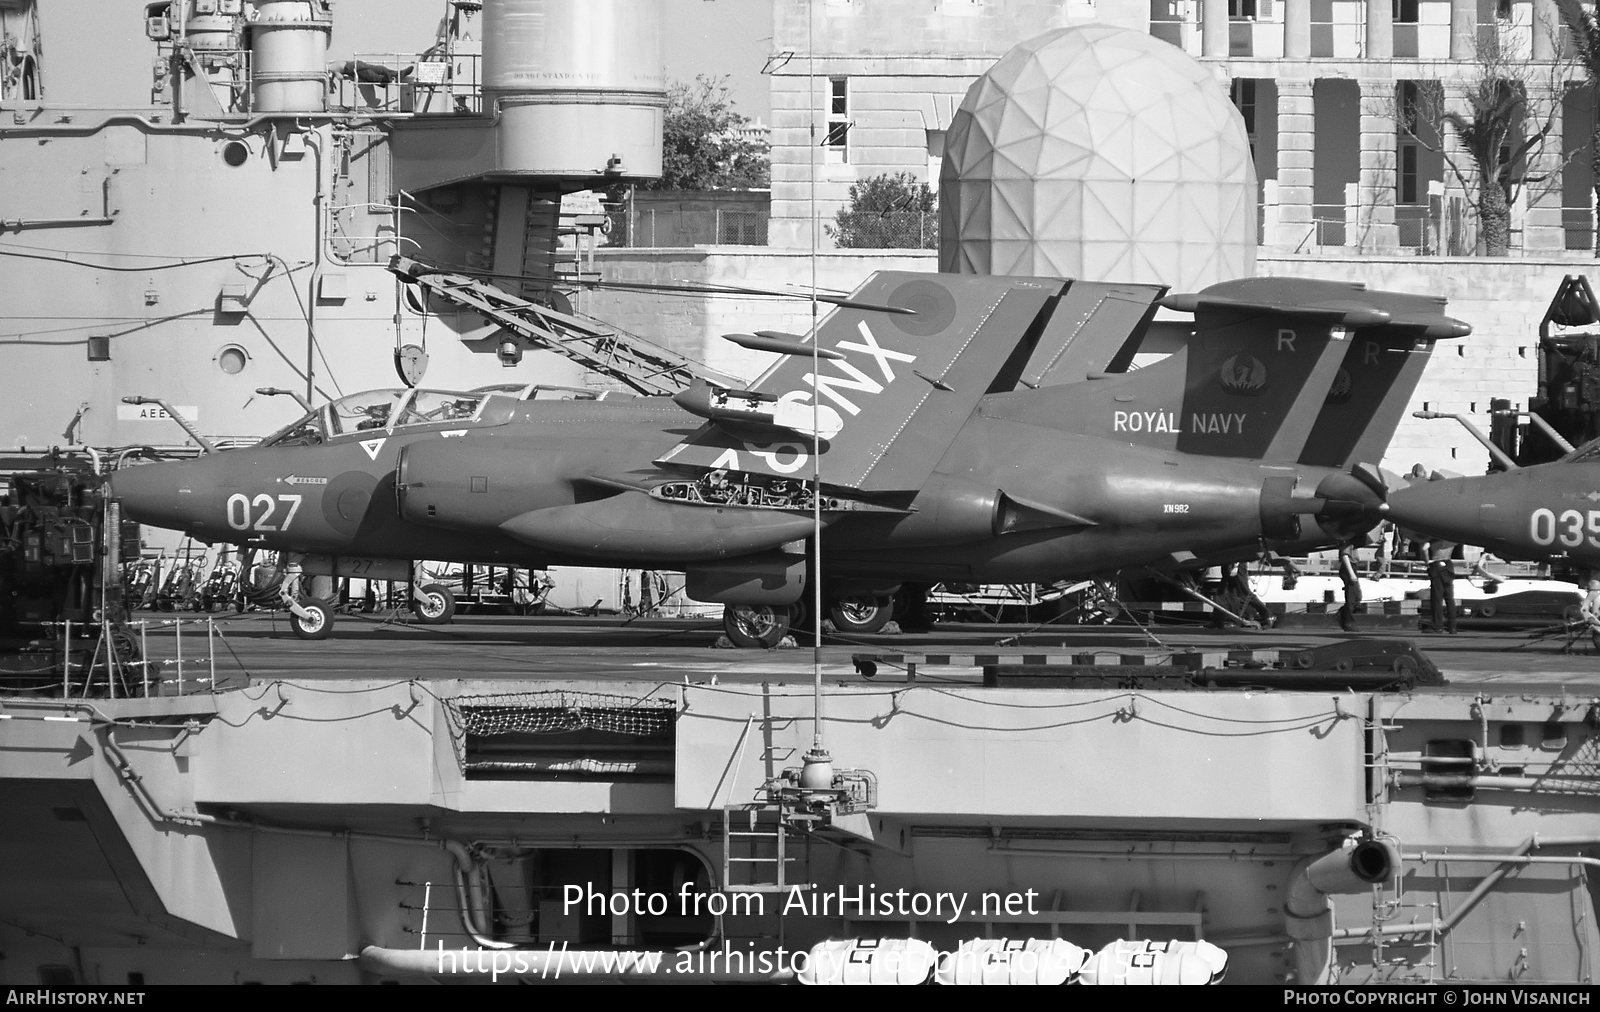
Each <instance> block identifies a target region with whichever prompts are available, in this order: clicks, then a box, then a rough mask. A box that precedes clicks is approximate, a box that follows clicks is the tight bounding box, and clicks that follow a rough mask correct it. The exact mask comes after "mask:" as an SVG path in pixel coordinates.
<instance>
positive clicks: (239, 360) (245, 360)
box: [217, 344, 250, 376]
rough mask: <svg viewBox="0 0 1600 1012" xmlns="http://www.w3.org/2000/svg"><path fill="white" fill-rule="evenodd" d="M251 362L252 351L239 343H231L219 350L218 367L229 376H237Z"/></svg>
mask: <svg viewBox="0 0 1600 1012" xmlns="http://www.w3.org/2000/svg"><path fill="white" fill-rule="evenodd" d="M249 362H250V353H249V352H247V351H245V350H244V349H243V348H241V347H239V346H238V345H237V344H230V345H228V346H227V347H226V348H223V349H222V350H221V351H219V352H217V368H218V369H221V370H222V371H223V372H225V373H227V374H228V375H229V376H237V375H239V374H240V373H242V372H244V367H245V366H246V365H248V364H249Z"/></svg>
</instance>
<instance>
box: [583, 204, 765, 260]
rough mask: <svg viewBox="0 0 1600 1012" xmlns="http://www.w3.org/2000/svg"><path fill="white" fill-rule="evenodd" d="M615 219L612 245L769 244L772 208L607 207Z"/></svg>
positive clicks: (673, 246)
mask: <svg viewBox="0 0 1600 1012" xmlns="http://www.w3.org/2000/svg"><path fill="white" fill-rule="evenodd" d="M607 214H608V215H609V217H610V218H611V230H610V232H609V233H607V234H608V237H609V239H610V243H609V244H610V245H612V246H626V247H630V248H652V247H654V248H668V249H670V248H682V247H688V246H765V245H766V244H767V225H768V223H769V222H770V221H771V219H772V215H771V213H770V212H768V211H764V210H762V211H747V210H740V209H737V208H723V207H718V208H704V209H682V208H669V209H662V208H653V207H643V208H633V209H631V210H630V209H629V207H628V206H627V205H626V204H622V205H618V206H615V207H611V208H609V209H608V210H607Z"/></svg>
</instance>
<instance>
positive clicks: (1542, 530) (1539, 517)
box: [1528, 509, 1600, 548]
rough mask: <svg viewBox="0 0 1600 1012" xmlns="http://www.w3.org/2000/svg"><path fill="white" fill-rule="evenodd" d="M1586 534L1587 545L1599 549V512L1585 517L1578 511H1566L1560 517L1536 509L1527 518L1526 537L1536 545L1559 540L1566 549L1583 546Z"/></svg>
mask: <svg viewBox="0 0 1600 1012" xmlns="http://www.w3.org/2000/svg"><path fill="white" fill-rule="evenodd" d="M1585 533H1587V534H1588V538H1589V544H1591V545H1593V546H1594V547H1596V548H1600V510H1590V511H1589V512H1588V515H1587V516H1585V515H1584V514H1583V513H1580V512H1579V511H1578V510H1567V511H1566V512H1564V513H1562V514H1561V516H1560V517H1557V516H1556V513H1555V510H1550V509H1536V510H1534V511H1533V513H1532V515H1530V516H1529V517H1528V537H1530V538H1532V539H1533V543H1534V544H1536V545H1552V544H1555V543H1556V541H1557V540H1559V541H1560V542H1561V543H1562V544H1563V545H1566V546H1567V547H1568V548H1576V547H1578V546H1579V545H1581V544H1583V540H1584V535H1585Z"/></svg>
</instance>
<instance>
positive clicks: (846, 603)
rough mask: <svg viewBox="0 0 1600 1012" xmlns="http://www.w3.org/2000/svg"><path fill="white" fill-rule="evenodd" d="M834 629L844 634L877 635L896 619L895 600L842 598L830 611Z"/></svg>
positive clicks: (887, 596)
mask: <svg viewBox="0 0 1600 1012" xmlns="http://www.w3.org/2000/svg"><path fill="white" fill-rule="evenodd" d="M828 617H829V618H831V619H832V620H833V627H834V628H835V629H837V630H839V631H840V632H842V633H875V632H877V631H878V630H880V629H882V628H883V627H884V626H886V625H888V624H889V620H890V619H891V618H893V617H894V598H893V597H890V596H889V595H887V594H885V595H882V596H879V597H841V598H839V599H838V600H837V601H835V602H834V603H833V608H831V609H830V610H829V611H828Z"/></svg>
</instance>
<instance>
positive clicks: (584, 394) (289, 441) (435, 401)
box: [260, 383, 599, 446]
mask: <svg viewBox="0 0 1600 1012" xmlns="http://www.w3.org/2000/svg"><path fill="white" fill-rule="evenodd" d="M597 396H599V395H597V394H596V393H595V392H594V391H592V390H581V389H575V388H569V387H544V386H535V385H533V384H515V383H507V384H498V385H495V386H486V387H478V388H477V389H474V390H422V389H413V388H410V387H398V388H394V389H389V390H367V391H364V392H362V393H359V394H349V395H347V396H345V397H341V398H339V399H338V400H335V401H329V402H328V403H327V404H324V405H322V406H321V407H319V408H317V409H316V410H314V411H311V412H309V413H307V414H305V415H302V416H301V417H300V418H298V419H296V420H295V421H294V422H292V423H290V424H289V425H286V426H284V427H283V428H281V429H279V430H278V431H277V432H274V433H273V434H272V435H270V436H268V437H267V438H266V439H263V440H262V441H261V443H260V445H262V446H315V445H316V444H318V443H321V442H323V441H324V440H328V439H332V438H334V437H335V436H342V435H345V434H347V433H352V432H356V433H360V432H380V431H381V432H392V431H394V430H395V429H398V428H405V427H406V426H412V425H435V424H443V423H449V422H458V423H461V424H463V425H465V424H469V423H472V424H496V423H499V422H505V421H509V420H510V419H511V415H512V412H513V411H514V410H515V409H516V406H517V404H518V403H520V402H522V401H528V400H592V399H594V398H595V397H597Z"/></svg>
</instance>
